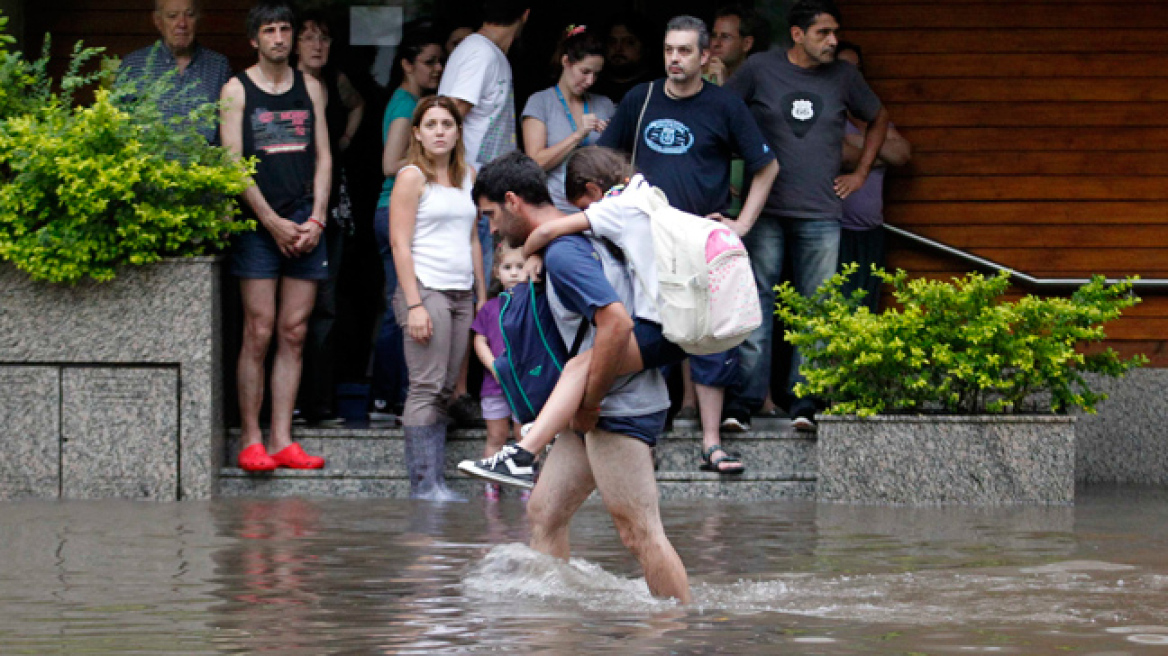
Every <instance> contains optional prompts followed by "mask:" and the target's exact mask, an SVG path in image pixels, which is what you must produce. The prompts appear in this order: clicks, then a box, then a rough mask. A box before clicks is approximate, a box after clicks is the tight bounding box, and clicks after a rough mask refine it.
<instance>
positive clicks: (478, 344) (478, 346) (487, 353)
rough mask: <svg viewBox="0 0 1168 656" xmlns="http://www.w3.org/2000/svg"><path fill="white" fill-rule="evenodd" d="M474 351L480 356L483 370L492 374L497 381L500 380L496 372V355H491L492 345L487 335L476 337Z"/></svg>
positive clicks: (477, 335)
mask: <svg viewBox="0 0 1168 656" xmlns="http://www.w3.org/2000/svg"><path fill="white" fill-rule="evenodd" d="M474 350H475V355H477V356H479V362H482V363H483V368H485V369H486V370H487V371H489V372H491V375H492V376H494V377H495V380H499V374H498V373H496V372H495V354H494V353H491V344H490V343H489V342H488V341H487V336H486V335H479V334H476V335H475V336H474Z"/></svg>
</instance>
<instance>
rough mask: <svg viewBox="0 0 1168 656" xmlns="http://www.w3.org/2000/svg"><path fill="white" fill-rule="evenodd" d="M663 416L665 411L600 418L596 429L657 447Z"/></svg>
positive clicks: (663, 426) (663, 421)
mask: <svg viewBox="0 0 1168 656" xmlns="http://www.w3.org/2000/svg"><path fill="white" fill-rule="evenodd" d="M665 415H666V411H665V410H662V411H661V412H654V413H652V414H648V415H638V416H636V417H601V418H600V420H599V421H597V422H596V427H597V428H599V429H601V430H606V431H608V432H610V433H617V434H619V435H623V436H625V437H631V438H633V439H635V440H640V441H642V442H644V443H645V444H647V445H649V446H657V437H658V436H659V435H661V432H662V431H664V430H665Z"/></svg>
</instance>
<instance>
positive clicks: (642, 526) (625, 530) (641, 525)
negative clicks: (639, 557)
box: [609, 508, 654, 554]
mask: <svg viewBox="0 0 1168 656" xmlns="http://www.w3.org/2000/svg"><path fill="white" fill-rule="evenodd" d="M609 513H610V514H611V515H612V522H613V524H615V525H616V530H617V533H619V534H620V539H621V543H622V544H624V545H625V548H627V549H628V550H629V551H631V552H633V553H634V554H640V553H641V552H642V551H643V550H644V549H645V548H646V547H647V546H648V545H649V544H650V543H651V542H652V541H653V537H654V534H653V531H652V530H651V529H650V528H649V522H648V521H647V519H646V518H645V517H644V513H643V512H642V511H639V510H638V509H634V508H610V509H609Z"/></svg>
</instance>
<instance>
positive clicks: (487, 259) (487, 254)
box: [479, 214, 495, 289]
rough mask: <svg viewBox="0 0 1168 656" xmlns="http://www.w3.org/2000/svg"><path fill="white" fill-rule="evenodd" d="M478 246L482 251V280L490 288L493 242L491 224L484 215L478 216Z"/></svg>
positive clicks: (493, 255)
mask: <svg viewBox="0 0 1168 656" xmlns="http://www.w3.org/2000/svg"><path fill="white" fill-rule="evenodd" d="M479 246H481V247H482V249H483V278H484V279H486V281H487V288H488V289H490V287H491V265H492V264H494V263H495V240H494V239H493V238H492V237H491V223H490V221H488V220H487V215H486V214H480V215H479Z"/></svg>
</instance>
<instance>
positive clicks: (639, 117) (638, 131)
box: [629, 82, 655, 170]
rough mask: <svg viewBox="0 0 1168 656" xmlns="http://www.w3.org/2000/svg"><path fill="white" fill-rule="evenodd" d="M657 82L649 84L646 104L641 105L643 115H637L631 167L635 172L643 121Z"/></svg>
mask: <svg viewBox="0 0 1168 656" xmlns="http://www.w3.org/2000/svg"><path fill="white" fill-rule="evenodd" d="M654 84H655V82H650V83H649V93H646V94H645V104H643V105H641V113H640V114H638V115H637V129H636V131H634V132H633V157H632V161H630V162H629V165H630V166H632V167H633V169H634V170H636V168H637V144H638V143H640V141H641V121H642V120H643V119H644V118H645V109H646V108H647V107H649V99H650V98H652V97H653V85H654Z"/></svg>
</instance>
